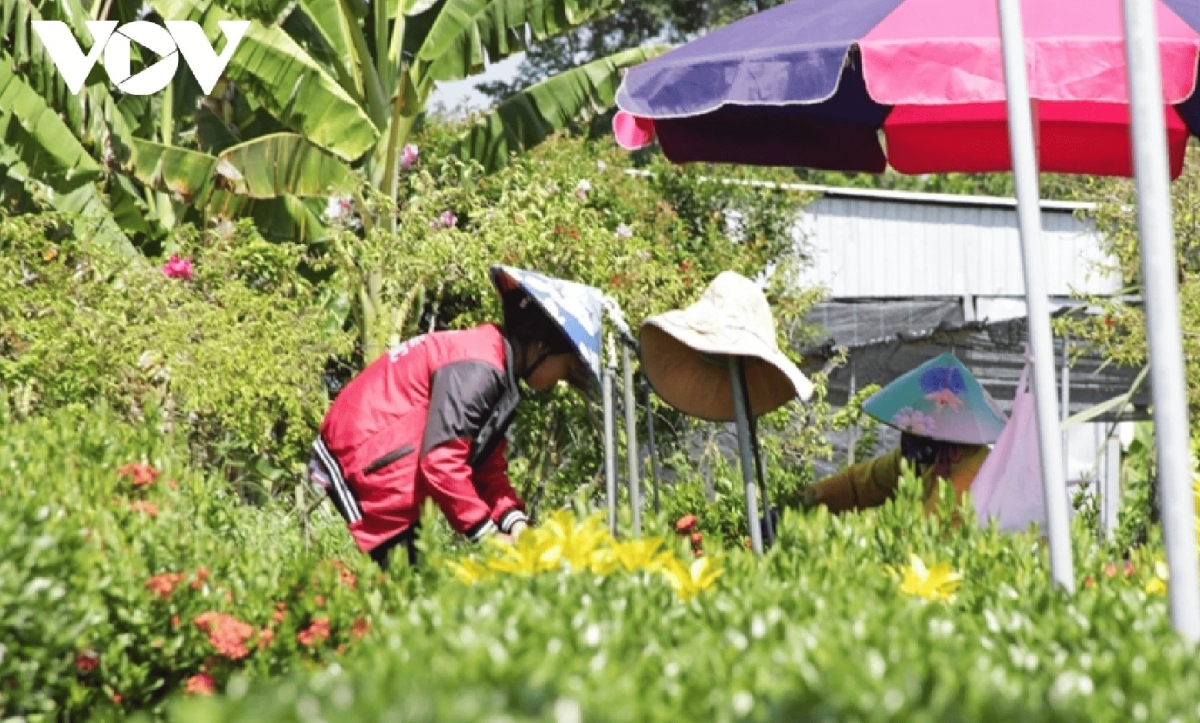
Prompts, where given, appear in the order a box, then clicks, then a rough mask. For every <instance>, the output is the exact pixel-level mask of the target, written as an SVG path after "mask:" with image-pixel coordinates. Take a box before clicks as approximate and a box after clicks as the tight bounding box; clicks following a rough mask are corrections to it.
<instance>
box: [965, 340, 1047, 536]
mask: <svg viewBox="0 0 1200 723" xmlns="http://www.w3.org/2000/svg"><path fill="white" fill-rule="evenodd" d="M1028 375H1029V365H1028V364H1027V365H1026V366H1025V370H1024V371H1022V372H1021V380H1020V381H1019V382H1018V383H1017V396H1016V398H1015V399H1013V407H1012V414H1011V415H1010V416H1009V418H1008V424H1007V425H1005V427H1004V431H1003V432H1001V433H1000V438H999V439H997V440H996V446H995V447H993V448H992V451H991V452H990V453H989V454H988V457H987V459H986V460H985V461H984V463H983V466H982V467H980V468H979V472H978V473H977V474H976V475H975V480H974V481H973V482H972V483H971V498H972V500H973V501H974V503H975V512H976V514H977V515H978V518H979V524H980V525H982V526H987V525H988V523H989V520H990V519H991V518H996V522H997V526H998V527H999V528H1000V529H1001V530H1006V531H1018V530H1024V529H1026V528H1027V527H1029V525H1030V524H1036V525H1038V527H1040V528H1044V527H1045V525H1046V503H1045V498H1044V495H1043V493H1042V455H1041V452H1040V450H1039V448H1038V429H1037V414H1036V413H1035V411H1034V408H1033V394H1032V393H1030V391H1029V388H1028V386H1027V384H1026V380H1027V379H1028Z"/></svg>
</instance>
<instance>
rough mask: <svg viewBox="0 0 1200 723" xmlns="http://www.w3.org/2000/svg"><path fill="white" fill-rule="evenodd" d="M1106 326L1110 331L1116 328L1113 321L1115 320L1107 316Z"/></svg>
mask: <svg viewBox="0 0 1200 723" xmlns="http://www.w3.org/2000/svg"><path fill="white" fill-rule="evenodd" d="M1104 325H1105V326H1107V327H1108V328H1109V329H1111V328H1113V327H1114V326H1116V322H1115V321H1113V318H1112V317H1111V316H1106V317H1104Z"/></svg>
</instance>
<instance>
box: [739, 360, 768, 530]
mask: <svg viewBox="0 0 1200 723" xmlns="http://www.w3.org/2000/svg"><path fill="white" fill-rule="evenodd" d="M738 375H739V376H740V377H741V380H742V398H743V399H749V398H750V388H749V386H748V385H747V382H746V360H745V358H743V357H739V358H738ZM749 417H750V449H751V451H752V452H753V453H754V472H755V479H756V480H758V493H759V495H760V496H761V497H762V508H763V515H762V518H761V521H762V529H761V532H762V536H763V548H764V549H765V548H766V546H767V545H769V544H770V541H772V540H774V539H775V523H774V522H772V521H771V497H770V495H769V494H768V493H767V463H766V460H764V459H763V453H762V446H761V445H759V443H758V419H757V418H755V417H754V416H753V415H749Z"/></svg>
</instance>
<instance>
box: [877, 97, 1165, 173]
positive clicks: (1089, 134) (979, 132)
mask: <svg viewBox="0 0 1200 723" xmlns="http://www.w3.org/2000/svg"><path fill="white" fill-rule="evenodd" d="M1164 113H1165V118H1166V126H1167V149H1168V152H1169V156H1170V169H1171V177H1172V178H1177V177H1178V176H1179V174H1180V173H1182V172H1183V160H1184V154H1185V152H1186V150H1187V139H1188V129H1187V126H1185V125H1184V123H1183V119H1181V118H1180V117H1179V113H1178V112H1177V111H1176V110H1175V109H1174V108H1171V107H1166V108H1164ZM1034 114H1035V118H1036V125H1035V126H1034V128H1035V130H1036V131H1037V134H1038V138H1037V141H1038V166H1039V168H1040V169H1041V170H1042V171H1045V172H1048V173H1086V174H1091V175H1097V176H1122V177H1128V176H1132V175H1133V153H1132V150H1131V148H1130V142H1129V139H1130V134H1129V106H1127V105H1124V104H1116V103H1056V102H1049V101H1037V102H1036V103H1035V104H1034ZM883 132H884V135H885V136H886V137H887V147H888V160H889V162H890V163H891V165H892V167H893V168H895V169H896V170H897V171H899V172H900V173H905V174H910V175H917V174H922V173H949V172H963V173H991V172H1003V171H1008V170H1010V169H1011V168H1012V157H1011V155H1010V153H1009V147H1008V120H1007V112H1006V109H1005V104H1004V103H973V104H966V105H940V106H939V105H922V106H913V105H902V106H897V107H896V108H895V109H893V110H892V112H891V114H890V115H889V116H888V118H887V120H886V121H885V122H884V124H883Z"/></svg>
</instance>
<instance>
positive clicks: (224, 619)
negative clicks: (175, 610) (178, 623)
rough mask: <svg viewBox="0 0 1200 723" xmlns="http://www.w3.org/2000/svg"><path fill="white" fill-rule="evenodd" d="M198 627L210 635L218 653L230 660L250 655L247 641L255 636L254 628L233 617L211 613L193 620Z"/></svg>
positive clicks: (209, 640)
mask: <svg viewBox="0 0 1200 723" xmlns="http://www.w3.org/2000/svg"><path fill="white" fill-rule="evenodd" d="M192 622H193V623H195V625H196V627H198V628H200V630H202V631H203V632H204V633H205V634H206V635H208V642H210V643H212V645H213V647H214V648H216V649H217V652H219V653H221V655H224V656H225V657H226V658H229V659H230V660H240V659H242V658H244V657H246V656H247V655H249V654H250V650H249V649H248V648H246V641H247V640H249V639H250V638H251V637H253V636H254V628H253V627H252V626H250V625H247V624H246V623H243V622H242V621H241V620H238V619H237V618H235V617H233V616H232V615H225V614H224V613H218V612H213V611H209V612H206V613H201V614H200V615H197V616H196V617H195V619H193V620H192Z"/></svg>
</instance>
